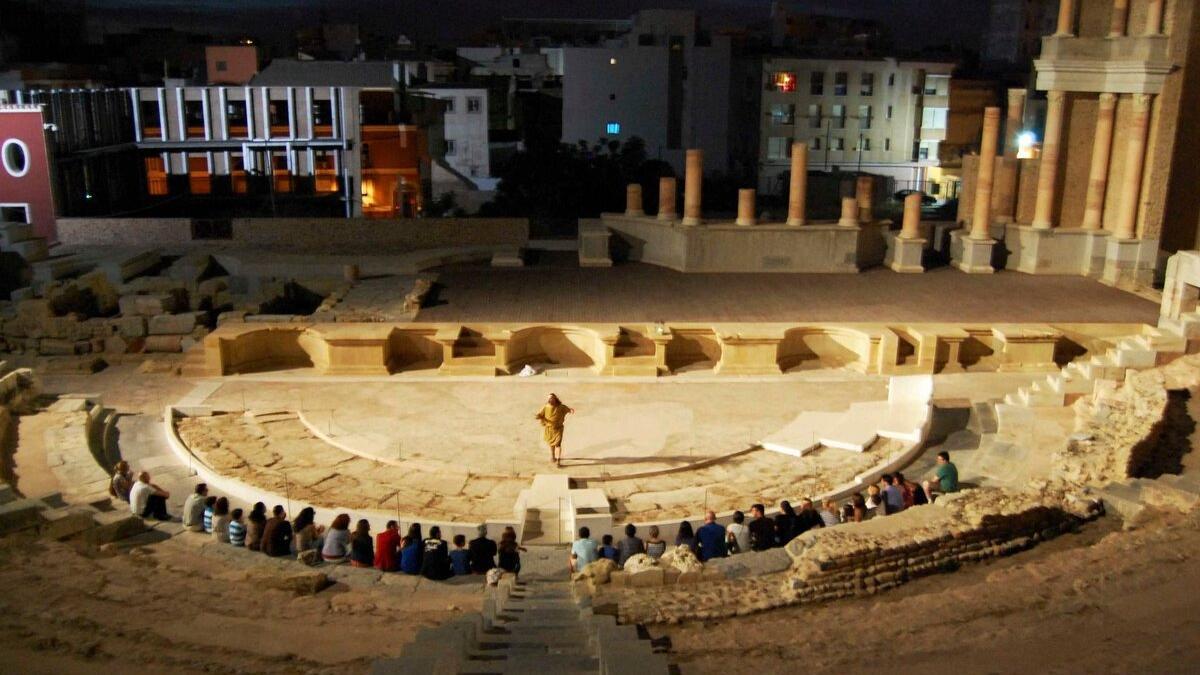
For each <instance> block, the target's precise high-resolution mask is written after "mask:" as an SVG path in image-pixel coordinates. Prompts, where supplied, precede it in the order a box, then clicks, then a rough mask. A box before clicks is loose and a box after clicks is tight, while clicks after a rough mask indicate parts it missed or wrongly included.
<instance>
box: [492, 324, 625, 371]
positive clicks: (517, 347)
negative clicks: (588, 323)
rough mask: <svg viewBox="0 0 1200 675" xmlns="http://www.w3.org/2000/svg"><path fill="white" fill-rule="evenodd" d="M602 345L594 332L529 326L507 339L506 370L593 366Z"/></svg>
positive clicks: (599, 357) (601, 353) (600, 358)
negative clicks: (530, 366)
mask: <svg viewBox="0 0 1200 675" xmlns="http://www.w3.org/2000/svg"><path fill="white" fill-rule="evenodd" d="M604 350H605V345H604V343H603V342H601V340H600V336H599V335H598V334H597V333H596V331H593V330H589V329H586V328H578V327H575V326H562V327H559V326H533V327H531V328H522V329H520V330H517V331H514V332H513V334H512V337H511V338H509V341H508V353H507V358H508V363H507V364H506V365H507V366H508V369H509V371H510V372H516V371H518V370H520V369H521V368H522V367H523V366H524V365H525V364H527V363H528V364H535V365H540V366H543V367H551V368H595V367H596V365H597V364H600V363H603V362H604Z"/></svg>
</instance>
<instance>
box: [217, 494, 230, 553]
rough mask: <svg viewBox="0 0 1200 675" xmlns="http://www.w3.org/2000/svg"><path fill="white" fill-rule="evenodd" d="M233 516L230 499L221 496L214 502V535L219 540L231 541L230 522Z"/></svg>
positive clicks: (226, 542)
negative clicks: (230, 509)
mask: <svg viewBox="0 0 1200 675" xmlns="http://www.w3.org/2000/svg"><path fill="white" fill-rule="evenodd" d="M231 520H232V517H231V516H230V515H229V500H228V499H226V498H224V497H221V498H219V499H218V500H217V502H216V503H215V504H213V510H212V536H213V539H216V540H217V541H219V542H222V543H225V544H228V543H229V523H230V521H231Z"/></svg>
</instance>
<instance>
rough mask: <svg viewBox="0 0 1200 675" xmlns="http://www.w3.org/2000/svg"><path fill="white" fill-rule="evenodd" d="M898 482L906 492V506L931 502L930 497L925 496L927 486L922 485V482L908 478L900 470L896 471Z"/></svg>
mask: <svg viewBox="0 0 1200 675" xmlns="http://www.w3.org/2000/svg"><path fill="white" fill-rule="evenodd" d="M896 484H897V485H899V486H900V489H901V490H902V491H903V492H904V508H906V509H907V508H909V507H911V506H921V505H922V504H928V503H929V498H928V497H927V496H925V488H923V487H921V484H920V483H914V482H912V481H911V480H908V479H907V478H905V477H904V474H902V473H900V472H899V471H897V472H896Z"/></svg>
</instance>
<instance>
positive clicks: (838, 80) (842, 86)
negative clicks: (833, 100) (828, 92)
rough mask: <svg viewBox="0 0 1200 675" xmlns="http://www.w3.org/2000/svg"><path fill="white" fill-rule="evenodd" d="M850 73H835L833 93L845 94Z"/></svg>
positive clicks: (835, 94)
mask: <svg viewBox="0 0 1200 675" xmlns="http://www.w3.org/2000/svg"><path fill="white" fill-rule="evenodd" d="M849 82H850V75H849V74H848V73H834V74H833V95H834V96H845V95H846V87H847V86H848V85H849Z"/></svg>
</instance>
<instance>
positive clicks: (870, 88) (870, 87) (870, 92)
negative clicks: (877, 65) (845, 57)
mask: <svg viewBox="0 0 1200 675" xmlns="http://www.w3.org/2000/svg"><path fill="white" fill-rule="evenodd" d="M858 93H859V95H861V96H874V95H875V73H863V74H862V80H861V84H860V86H859V90H858Z"/></svg>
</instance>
